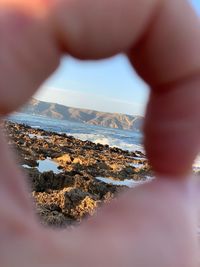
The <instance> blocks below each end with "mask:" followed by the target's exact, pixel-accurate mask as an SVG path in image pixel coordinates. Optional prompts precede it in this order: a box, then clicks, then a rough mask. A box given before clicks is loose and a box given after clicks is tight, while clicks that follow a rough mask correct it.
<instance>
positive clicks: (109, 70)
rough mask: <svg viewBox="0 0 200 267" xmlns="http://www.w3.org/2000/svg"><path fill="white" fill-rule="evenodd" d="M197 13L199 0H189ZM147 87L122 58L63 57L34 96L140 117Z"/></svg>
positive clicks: (45, 99) (199, 4)
mask: <svg viewBox="0 0 200 267" xmlns="http://www.w3.org/2000/svg"><path fill="white" fill-rule="evenodd" d="M190 2H191V4H192V5H193V6H194V8H195V10H196V11H197V12H198V14H200V0H191V1H190ZM148 95H149V88H148V86H147V84H145V83H144V82H143V81H142V80H141V79H140V77H139V76H138V75H137V74H136V72H135V71H134V69H133V68H132V67H131V65H130V63H129V61H128V59H127V58H126V57H125V56H124V55H118V56H115V57H113V58H110V59H106V60H100V61H86V62H83V61H80V60H76V59H74V58H72V57H63V59H62V60H61V64H60V67H59V68H58V70H57V71H56V72H55V73H54V74H53V75H52V76H51V77H50V78H49V79H48V80H47V81H46V82H45V83H44V84H43V85H42V86H41V88H40V90H39V92H38V93H37V94H36V95H35V97H36V98H37V99H39V100H43V101H48V102H54V103H58V104H63V105H66V106H71V107H77V108H86V109H93V110H98V111H104V112H117V113H125V114H131V115H144V112H145V107H146V103H147V101H148Z"/></svg>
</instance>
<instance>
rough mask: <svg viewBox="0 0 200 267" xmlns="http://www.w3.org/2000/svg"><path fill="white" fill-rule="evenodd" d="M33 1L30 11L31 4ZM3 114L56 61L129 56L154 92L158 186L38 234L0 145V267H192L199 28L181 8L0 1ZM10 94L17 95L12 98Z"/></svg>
mask: <svg viewBox="0 0 200 267" xmlns="http://www.w3.org/2000/svg"><path fill="white" fill-rule="evenodd" d="M32 2H33V3H32ZM0 36H1V42H0V73H1V77H2V78H1V79H0V113H1V115H5V114H8V113H9V112H11V111H13V110H15V109H16V108H18V107H19V106H21V105H22V104H24V103H25V102H26V101H27V100H28V99H29V98H30V96H31V95H32V94H33V93H34V92H35V91H36V90H37V88H38V87H39V85H40V84H41V83H42V82H43V81H44V80H45V79H46V78H47V77H48V76H49V75H50V74H51V73H52V72H53V71H55V69H56V68H57V66H58V64H59V60H60V57H61V56H62V54H63V53H67V54H71V55H73V56H75V57H77V58H80V59H99V58H105V57H109V56H112V55H115V54H117V53H120V52H123V53H126V54H127V56H128V57H129V58H130V62H131V63H132V64H133V66H134V67H135V68H136V70H137V71H138V73H139V74H140V75H141V76H142V77H143V79H144V80H146V82H148V83H149V85H150V86H151V96H150V100H149V104H148V108H147V114H146V121H145V126H144V133H145V147H146V150H147V154H148V157H149V160H150V162H151V164H152V166H153V169H154V171H155V173H156V174H157V176H158V177H159V179H157V180H156V181H154V182H152V183H151V184H147V185H143V186H141V187H139V188H137V189H133V190H130V191H129V192H128V193H126V194H124V195H122V196H121V197H120V198H119V199H118V200H116V201H114V202H113V203H112V204H111V205H108V207H106V208H104V209H102V210H101V211H99V213H98V215H97V216H96V217H94V218H92V219H90V220H89V221H88V222H86V223H84V224H83V225H82V226H81V227H79V228H78V229H75V230H73V231H64V232H63V231H61V232H54V231H50V230H47V229H43V228H42V227H41V226H40V225H39V223H38V222H37V219H36V218H35V215H34V212H33V210H32V204H31V201H30V199H29V198H28V194H27V185H26V183H25V178H24V176H23V174H22V173H21V172H20V171H19V170H18V169H17V167H16V165H15V157H14V156H13V153H12V152H10V151H8V148H7V145H6V142H5V138H4V137H3V135H1V136H0V146H1V150H0V162H1V166H0V170H1V172H0V211H1V212H0V259H1V266H3V267H12V266H13V267H14V266H15V267H16V266H17V267H18V266H30V267H32V266H34V267H39V266H45V265H47V266H69V267H74V266H76V267H79V266H80V267H85V266H88V267H90V266H91V267H92V266H95V267H96V266H97V267H98V266H109V267H114V266H115V267H118V266H125V267H129V266H136V267H146V266H154V267H160V266H162V267H174V266H176V267H197V266H199V265H198V264H199V263H198V252H199V248H198V239H197V234H196V226H197V204H198V203H197V198H196V197H197V195H198V187H197V186H196V183H195V181H194V179H190V178H188V177H189V175H190V171H191V165H192V162H193V160H194V158H195V156H196V155H197V153H198V151H199V130H200V120H199V100H200V92H199V86H200V53H199V47H200V30H199V19H198V17H197V16H196V15H195V14H194V12H193V11H192V9H191V8H190V6H189V4H188V3H187V2H186V1H185V0H176V1H174V0H166V1H165V0H163V1H159V0H123V1H122V0H110V1H107V0H101V1H94V0H85V1H81V0H35V1H25V0H0ZM13 90H14V93H13Z"/></svg>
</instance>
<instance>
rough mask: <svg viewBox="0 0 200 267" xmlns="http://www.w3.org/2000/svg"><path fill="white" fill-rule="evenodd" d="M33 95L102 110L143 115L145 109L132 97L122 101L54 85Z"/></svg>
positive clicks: (43, 99)
mask: <svg viewBox="0 0 200 267" xmlns="http://www.w3.org/2000/svg"><path fill="white" fill-rule="evenodd" d="M35 97H36V98H37V99H39V100H42V101H48V102H55V103H58V104H62V105H66V106H71V107H77V108H84V109H92V110H99V111H104V112H118V113H126V114H133V115H135V114H139V115H143V114H144V110H145V107H144V105H142V104H140V103H137V102H134V99H133V101H124V100H120V99H117V98H107V97H104V96H103V95H97V94H93V93H84V92H80V91H76V90H67V89H62V88H55V87H42V88H41V90H40V91H39V92H38V93H37V94H36V95H35Z"/></svg>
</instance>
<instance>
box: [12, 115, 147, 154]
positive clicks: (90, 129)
mask: <svg viewBox="0 0 200 267" xmlns="http://www.w3.org/2000/svg"><path fill="white" fill-rule="evenodd" d="M8 120H10V121H13V122H17V123H23V124H26V125H29V126H31V127H33V128H39V129H43V130H46V131H52V132H57V133H65V134H68V135H72V136H74V137H75V138H78V139H80V140H82V141H86V140H88V141H91V142H94V143H100V144H103V145H109V146H111V147H118V148H121V149H123V150H129V151H135V150H140V151H143V147H142V139H143V138H142V134H141V133H140V132H135V131H126V130H119V129H113V128H105V127H102V126H96V125H90V124H84V123H76V122H71V121H66V120H56V119H51V118H48V117H44V116H38V115H37V116H36V115H35V116H33V115H27V114H21V113H18V114H14V115H12V116H10V117H9V118H8Z"/></svg>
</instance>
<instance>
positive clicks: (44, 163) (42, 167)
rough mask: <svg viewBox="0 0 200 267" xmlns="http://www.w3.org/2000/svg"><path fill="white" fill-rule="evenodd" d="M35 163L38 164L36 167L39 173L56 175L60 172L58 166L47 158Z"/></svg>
mask: <svg viewBox="0 0 200 267" xmlns="http://www.w3.org/2000/svg"><path fill="white" fill-rule="evenodd" d="M37 163H38V164H39V166H38V167H37V169H38V170H39V172H48V171H53V172H54V173H56V174H58V173H61V172H62V171H61V170H59V169H58V164H57V163H55V162H54V161H52V160H51V159H49V158H47V159H45V160H38V161H37Z"/></svg>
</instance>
